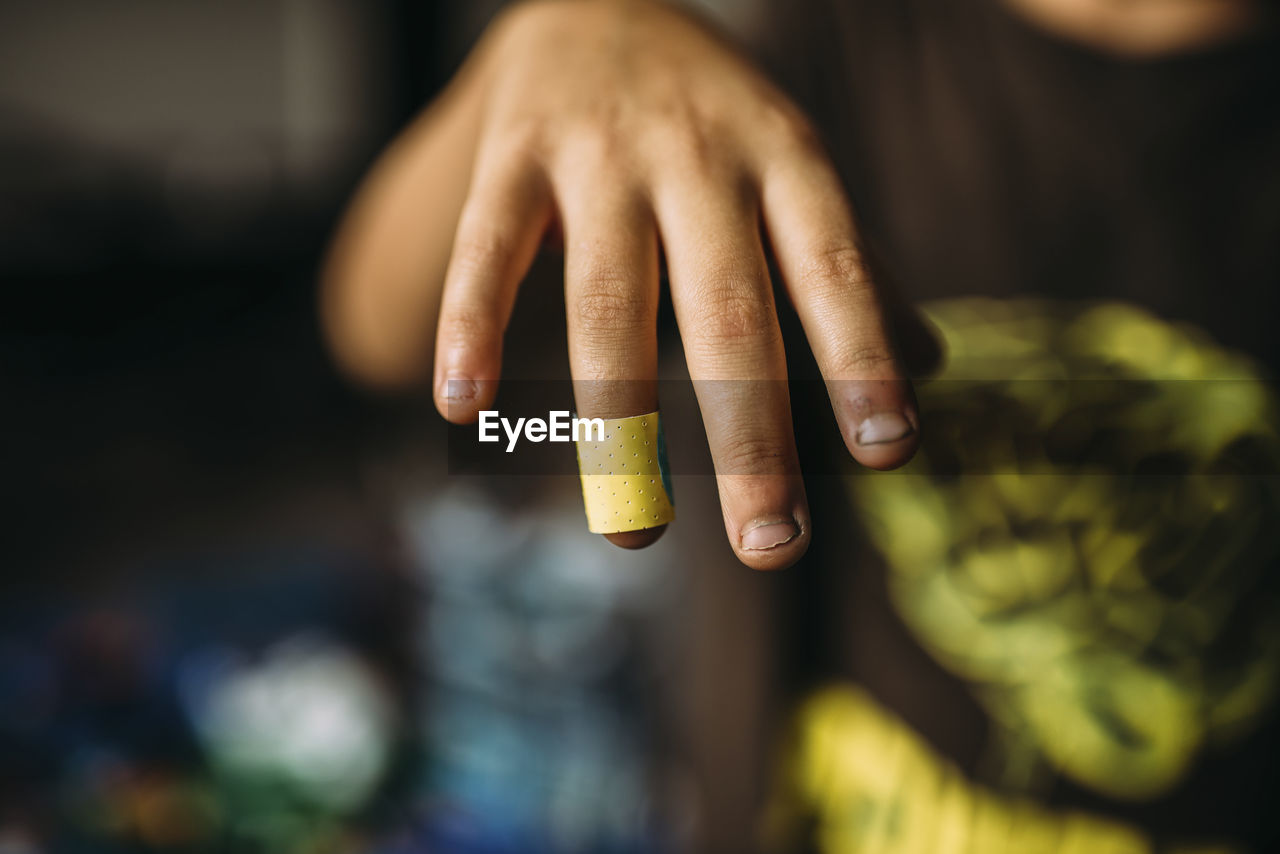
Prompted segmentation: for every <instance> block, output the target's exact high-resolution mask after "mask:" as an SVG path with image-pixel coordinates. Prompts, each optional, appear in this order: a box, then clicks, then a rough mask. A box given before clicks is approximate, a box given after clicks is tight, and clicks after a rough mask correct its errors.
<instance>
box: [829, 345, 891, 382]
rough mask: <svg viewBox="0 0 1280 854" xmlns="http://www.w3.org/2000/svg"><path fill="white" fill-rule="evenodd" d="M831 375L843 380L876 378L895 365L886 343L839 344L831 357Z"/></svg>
mask: <svg viewBox="0 0 1280 854" xmlns="http://www.w3.org/2000/svg"><path fill="white" fill-rule="evenodd" d="M831 360H832V365H833V374H834V375H835V376H839V377H843V378H856V377H861V376H876V375H880V374H883V373H884V372H885V370H886V369H892V368H894V367H895V366H896V365H897V359H896V357H895V356H894V355H893V352H892V351H891V350H890V349H889V347H888V345H887V343H886V342H884V341H882V340H877V341H850V342H846V343H843V344H840V345H838V346H837V347H836V349H835V352H834V353H832V355H831Z"/></svg>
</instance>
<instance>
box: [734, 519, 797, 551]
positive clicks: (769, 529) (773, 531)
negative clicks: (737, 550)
mask: <svg viewBox="0 0 1280 854" xmlns="http://www.w3.org/2000/svg"><path fill="white" fill-rule="evenodd" d="M799 534H800V529H799V528H798V527H796V524H795V522H778V521H767V522H759V523H756V524H754V525H752V526H751V527H749V528H747V530H745V531H743V532H742V548H743V550H744V551H763V550H765V549H772V548H775V547H777V546H780V545H782V544H784V543H789V542H791V541H792V540H794V539H795V538H796V537H797V536H798V535H799Z"/></svg>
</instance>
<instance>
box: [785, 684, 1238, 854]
mask: <svg viewBox="0 0 1280 854" xmlns="http://www.w3.org/2000/svg"><path fill="white" fill-rule="evenodd" d="M789 748H790V749H789V750H788V752H787V755H786V759H785V761H784V763H783V767H782V774H781V778H780V779H781V783H780V785H779V786H778V787H777V789H776V790H775V792H774V795H773V798H772V799H771V802H770V806H769V809H768V811H767V813H766V816H765V826H764V833H763V835H764V841H765V843H766V848H767V849H768V850H770V851H796V850H811V848H816V849H817V850H819V851H822V852H824V854H1152V852H1155V851H1156V850H1157V848H1156V846H1155V845H1154V844H1153V842H1152V840H1151V839H1150V838H1149V837H1148V836H1146V835H1145V834H1144V833H1142V832H1141V831H1139V830H1138V829H1137V828H1134V827H1132V826H1130V825H1127V824H1124V823H1121V822H1118V821H1113V820H1110V819H1106V818H1103V817H1101V816H1097V815H1092V814H1089V813H1085V812H1080V811H1066V810H1058V809H1051V808H1047V807H1042V806H1039V805H1037V804H1035V803H1034V802H1032V801H1031V800H1029V799H1027V798H1025V797H1022V796H1017V795H1005V794H1001V793H998V792H995V791H991V790H989V789H986V788H984V787H982V786H977V785H973V784H972V783H970V782H969V781H968V780H966V779H965V777H964V776H963V775H962V774H961V773H960V772H959V771H958V770H957V769H956V768H955V767H954V766H952V765H950V764H949V763H947V762H946V761H945V760H943V759H941V758H940V757H939V756H938V755H937V754H936V753H935V752H934V751H933V749H932V748H930V747H929V745H928V744H927V743H925V741H924V740H923V739H922V738H920V736H918V735H916V733H914V732H912V730H911V729H910V728H909V727H908V726H907V725H906V724H904V723H903V722H902V721H901V720H899V719H898V718H897V717H895V716H894V715H893V714H892V713H891V712H889V711H888V710H886V709H884V708H883V707H881V706H880V705H879V704H878V703H876V702H875V700H873V699H872V698H871V697H870V696H869V695H868V694H867V693H866V692H864V691H862V690H860V689H858V688H856V687H854V686H852V685H847V686H832V687H828V688H825V689H823V690H822V691H820V692H818V693H817V694H815V695H813V696H812V697H810V698H809V700H808V701H807V702H805V704H804V705H803V706H802V707H801V708H800V710H799V714H798V715H797V717H796V726H795V728H794V730H793V736H792V740H791V743H790V744H789ZM1159 850H1160V851H1165V852H1170V854H1174V852H1179V854H1182V852H1185V854H1191V852H1193V851H1197V852H1205V854H1208V852H1213V854H1230V852H1231V851H1232V850H1233V849H1231V848H1230V847H1228V846H1225V845H1220V844H1219V845H1198V846H1196V847H1194V848H1191V847H1187V848H1183V847H1181V846H1177V845H1173V846H1167V847H1161V848H1159Z"/></svg>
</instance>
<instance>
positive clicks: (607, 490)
mask: <svg viewBox="0 0 1280 854" xmlns="http://www.w3.org/2000/svg"><path fill="white" fill-rule="evenodd" d="M597 435H598V433H596V432H593V431H588V433H587V438H586V439H580V440H578V442H577V446H578V471H579V472H580V473H581V475H582V501H583V504H584V505H585V506H586V509H587V528H588V530H590V531H591V532H592V533H593V534H616V533H618V532H620V531H640V530H643V529H645V528H656V527H658V526H659V525H665V524H667V523H668V522H671V521H673V520H674V519H675V518H676V510H675V506H674V504H675V502H674V501H673V500H672V497H671V488H670V485H669V480H670V478H669V476H668V472H667V449H666V442H665V440H664V439H663V436H662V421H661V419H660V418H659V417H658V413H656V412H650V413H649V414H647V415H636V416H634V417H632V418H612V419H607V420H605V422H604V439H603V440H600V441H596V436H597Z"/></svg>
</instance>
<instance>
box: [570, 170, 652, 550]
mask: <svg viewBox="0 0 1280 854" xmlns="http://www.w3.org/2000/svg"><path fill="white" fill-rule="evenodd" d="M560 210H561V218H562V221H563V222H564V223H565V226H564V229H565V235H564V236H565V306H566V309H567V313H568V317H567V320H568V333H569V367H570V371H571V372H572V375H573V388H574V400H575V403H576V405H577V410H578V414H579V415H580V416H582V417H584V418H606V419H612V418H627V417H631V416H634V415H643V414H645V413H649V412H653V411H655V410H656V409H657V408H658V392H657V373H658V348H657V328H656V327H657V314H658V237H657V230H656V228H655V226H654V223H653V215H652V213H651V212H650V210H649V208H648V205H647V204H646V203H645V201H644V200H643V199H642V198H641V196H640V195H639V194H637V193H631V192H628V191H627V190H626V189H625V188H614V187H609V186H608V184H607V182H600V183H596V182H592V183H591V185H590V186H578V185H574V184H570V185H569V186H568V187H567V188H566V192H565V194H564V197H563V198H562V199H561V201H560ZM665 528H666V526H661V527H657V528H649V529H646V530H643V531H628V532H622V533H616V534H605V535H604V536H605V537H606V538H607V539H608V540H609V541H610V542H612V543H614V544H615V545H619V546H623V547H624V548H640V547H642V546H646V545H648V544H650V543H652V542H654V541H655V540H657V539H658V537H660V536H661V535H662V532H663V531H664V530H665Z"/></svg>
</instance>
